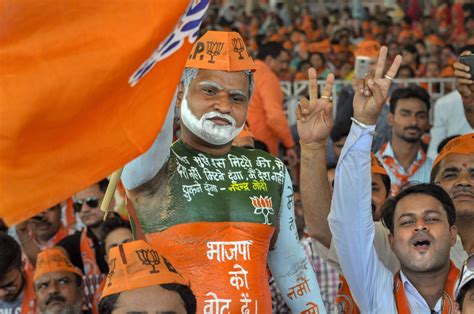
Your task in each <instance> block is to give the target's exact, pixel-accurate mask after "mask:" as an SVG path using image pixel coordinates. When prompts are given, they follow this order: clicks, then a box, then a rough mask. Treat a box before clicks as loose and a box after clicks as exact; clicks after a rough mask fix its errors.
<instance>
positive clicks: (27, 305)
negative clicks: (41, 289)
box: [21, 269, 36, 314]
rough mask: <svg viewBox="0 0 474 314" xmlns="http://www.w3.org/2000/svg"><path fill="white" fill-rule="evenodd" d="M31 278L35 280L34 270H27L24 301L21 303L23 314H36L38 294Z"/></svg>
mask: <svg viewBox="0 0 474 314" xmlns="http://www.w3.org/2000/svg"><path fill="white" fill-rule="evenodd" d="M31 278H33V272H32V270H31V269H30V270H25V277H24V280H25V287H24V289H25V291H24V294H23V301H22V302H21V313H24V314H35V313H36V294H35V288H34V286H33V281H32V279H31Z"/></svg>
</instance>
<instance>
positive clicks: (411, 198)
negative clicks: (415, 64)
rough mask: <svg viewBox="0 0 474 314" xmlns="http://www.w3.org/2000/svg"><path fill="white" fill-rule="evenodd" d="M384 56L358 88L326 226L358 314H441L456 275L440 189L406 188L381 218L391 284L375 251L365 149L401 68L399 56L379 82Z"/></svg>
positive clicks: (450, 212)
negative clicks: (394, 268) (394, 263)
mask: <svg viewBox="0 0 474 314" xmlns="http://www.w3.org/2000/svg"><path fill="white" fill-rule="evenodd" d="M386 54H387V49H386V48H385V47H383V48H382V49H381V51H380V57H379V61H378V64H377V69H376V71H375V75H368V76H367V77H366V79H365V80H363V81H362V80H361V81H359V82H358V89H357V90H356V95H355V97H354V102H353V105H354V120H353V121H354V123H353V125H352V128H351V132H350V134H349V136H348V140H347V142H346V145H345V146H344V149H343V151H342V154H341V157H340V160H339V164H338V166H337V168H336V179H335V186H334V195H333V200H332V208H331V213H330V215H329V218H328V220H329V226H330V228H331V232H332V236H333V239H334V245H335V248H336V252H337V254H338V256H339V260H340V263H341V267H342V270H343V273H344V275H345V278H346V280H347V282H348V283H349V286H350V288H351V292H352V294H353V296H354V299H355V300H356V302H357V304H358V305H359V308H360V311H361V312H362V313H397V312H398V313H410V312H411V313H433V312H435V313H445V311H449V310H452V309H451V308H449V307H450V306H451V305H452V303H453V295H454V282H455V280H456V279H455V278H456V276H457V274H458V273H459V271H458V270H457V269H456V268H455V267H454V266H453V265H452V264H451V262H450V260H449V251H450V248H451V246H453V245H454V244H455V242H456V235H457V232H456V227H455V226H454V225H453V224H454V220H455V214H454V205H453V203H452V201H451V200H450V198H449V196H448V195H447V194H446V192H444V191H443V189H442V188H440V187H438V186H435V185H432V184H428V185H419V186H415V187H410V188H407V189H406V190H404V191H403V192H402V193H401V194H400V195H399V196H398V197H397V198H396V199H395V201H394V203H393V204H392V206H391V207H389V208H388V209H387V211H386V212H385V213H386V214H384V222H385V223H388V224H389V229H390V231H391V232H390V244H391V246H392V249H393V250H394V252H395V254H396V255H397V258H398V259H399V260H400V263H401V272H400V273H399V274H398V273H397V274H396V275H395V277H394V276H393V274H392V273H391V272H390V271H389V270H388V269H387V268H385V267H384V266H383V264H382V262H381V261H380V260H379V258H378V256H377V253H376V251H375V248H374V246H373V239H374V233H375V231H374V223H373V220H372V211H371V177H370V176H371V173H370V146H371V144H372V136H373V131H374V129H375V123H376V121H377V118H378V116H379V114H380V111H381V110H382V106H383V103H384V101H385V98H386V96H387V91H388V88H389V86H390V84H391V80H392V78H393V77H394V76H395V75H396V73H397V70H398V67H399V65H400V57H397V58H396V59H395V61H394V63H393V64H392V66H391V67H390V69H389V71H388V72H387V74H386V75H385V76H383V69H384V65H385V59H386ZM390 209H391V210H390ZM387 213H389V214H388V215H387ZM390 214H391V215H390ZM453 278H454V279H453ZM394 288H395V289H394ZM450 301H451V302H450ZM446 313H448V312H446Z"/></svg>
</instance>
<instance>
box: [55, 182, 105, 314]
mask: <svg viewBox="0 0 474 314" xmlns="http://www.w3.org/2000/svg"><path fill="white" fill-rule="evenodd" d="M108 184H109V181H108V180H107V179H103V180H101V181H100V182H98V183H96V184H93V185H91V186H89V187H88V188H86V189H84V190H82V191H80V192H78V193H76V194H75V195H74V196H73V202H74V203H73V206H74V211H75V213H76V214H77V215H78V216H79V218H80V219H81V221H82V223H83V224H84V225H85V226H86V227H85V228H84V229H83V230H81V231H77V232H76V233H74V234H72V235H70V236H68V237H66V238H64V239H63V240H62V241H60V242H59V243H58V246H61V247H62V248H64V249H65V250H66V252H67V253H68V255H69V259H70V260H71V263H72V264H74V266H76V267H77V268H79V269H80V270H82V272H83V274H84V278H83V281H84V292H85V298H86V303H87V305H88V306H89V308H91V307H92V304H93V303H92V302H93V296H94V293H95V291H96V289H97V288H98V287H99V285H100V282H101V281H102V279H103V278H104V276H105V274H107V272H108V267H107V262H106V261H105V250H104V248H103V245H102V242H101V241H100V237H101V231H102V225H103V213H102V212H101V210H100V203H101V201H102V199H103V198H104V194H105V191H106V189H107V185H108ZM111 206H113V202H112V204H111Z"/></svg>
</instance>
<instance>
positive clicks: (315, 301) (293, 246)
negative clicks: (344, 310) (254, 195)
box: [268, 172, 326, 314]
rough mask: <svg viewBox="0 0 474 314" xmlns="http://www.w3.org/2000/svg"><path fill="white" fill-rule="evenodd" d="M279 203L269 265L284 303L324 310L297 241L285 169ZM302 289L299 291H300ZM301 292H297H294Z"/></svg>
mask: <svg viewBox="0 0 474 314" xmlns="http://www.w3.org/2000/svg"><path fill="white" fill-rule="evenodd" d="M281 199H282V201H281V206H280V223H279V233H278V238H277V240H276V243H275V246H274V248H273V249H272V250H271V251H270V253H269V255H268V266H269V267H270V270H271V271H272V275H273V277H274V278H275V282H276V283H277V285H278V288H279V289H280V291H281V294H282V296H283V298H284V299H285V302H286V304H287V305H288V307H289V308H290V309H291V311H292V312H293V313H301V312H303V311H305V310H308V309H310V308H312V307H313V308H316V307H317V308H318V310H319V312H318V311H313V312H311V311H308V312H307V313H321V314H323V313H326V309H325V307H324V303H323V300H322V298H321V293H320V290H319V285H318V281H317V279H316V274H315V273H314V270H313V268H312V267H311V264H310V262H309V260H308V257H307V256H306V254H305V253H304V250H303V246H302V245H301V243H300V242H299V239H298V232H297V230H296V224H295V211H294V206H293V188H292V186H291V179H290V176H289V175H288V172H286V174H285V185H284V190H283V194H282V198H281ZM300 289H301V290H300ZM298 290H299V291H300V293H298V292H297V291H298Z"/></svg>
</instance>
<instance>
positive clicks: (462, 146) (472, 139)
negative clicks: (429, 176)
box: [431, 133, 474, 169]
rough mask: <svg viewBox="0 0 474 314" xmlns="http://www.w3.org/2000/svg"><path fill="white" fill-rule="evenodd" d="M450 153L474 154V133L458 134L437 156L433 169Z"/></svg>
mask: <svg viewBox="0 0 474 314" xmlns="http://www.w3.org/2000/svg"><path fill="white" fill-rule="evenodd" d="M450 154H460V155H469V154H474V133H469V134H466V135H462V136H458V137H456V138H453V139H452V140H450V141H449V142H448V144H446V145H445V146H444V147H443V149H442V150H441V152H440V153H439V154H438V156H437V157H436V159H435V161H434V162H433V166H432V167H431V169H433V168H434V167H436V165H437V164H439V163H440V162H441V160H443V159H444V158H446V156H448V155H450Z"/></svg>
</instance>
